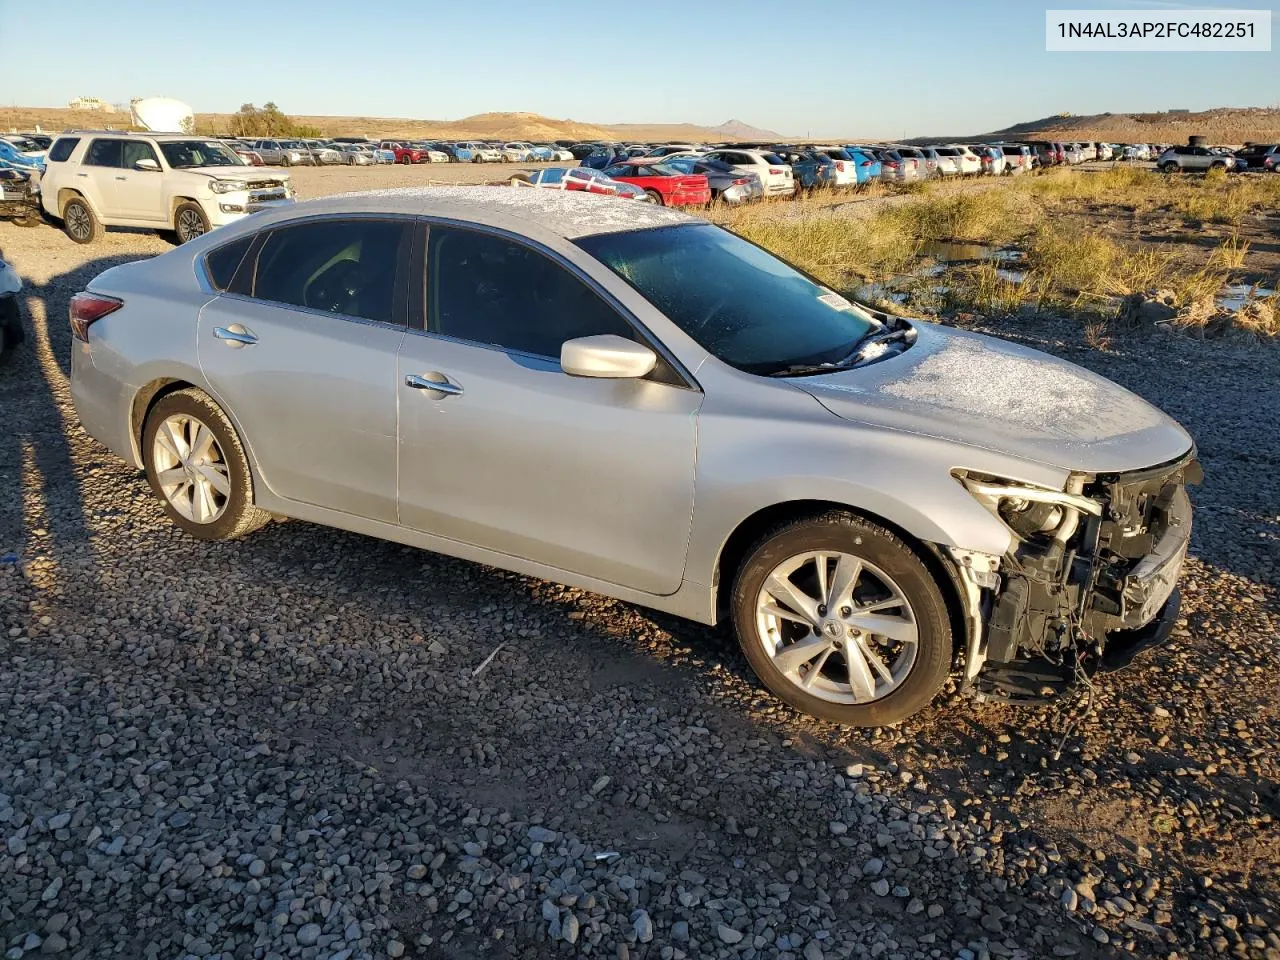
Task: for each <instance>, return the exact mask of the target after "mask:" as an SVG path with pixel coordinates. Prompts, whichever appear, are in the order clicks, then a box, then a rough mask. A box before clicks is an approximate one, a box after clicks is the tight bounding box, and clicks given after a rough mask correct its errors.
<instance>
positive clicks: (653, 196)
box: [645, 190, 667, 207]
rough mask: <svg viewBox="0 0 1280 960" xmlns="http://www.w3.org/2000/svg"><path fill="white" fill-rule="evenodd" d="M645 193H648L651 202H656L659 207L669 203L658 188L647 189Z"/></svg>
mask: <svg viewBox="0 0 1280 960" xmlns="http://www.w3.org/2000/svg"><path fill="white" fill-rule="evenodd" d="M645 193H646V194H648V196H649V202H650V203H652V204H656V205H657V206H659V207H665V206H666V205H667V201H666V200H664V199H663V198H662V194H660V193H659V192H658V191H657V190H646V191H645Z"/></svg>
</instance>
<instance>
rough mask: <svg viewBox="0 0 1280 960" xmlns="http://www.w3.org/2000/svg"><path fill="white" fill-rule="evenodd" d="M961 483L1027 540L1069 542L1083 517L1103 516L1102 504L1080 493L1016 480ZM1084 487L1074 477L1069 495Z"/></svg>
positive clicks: (974, 479)
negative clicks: (1051, 537)
mask: <svg viewBox="0 0 1280 960" xmlns="http://www.w3.org/2000/svg"><path fill="white" fill-rule="evenodd" d="M957 479H958V480H959V481H960V483H961V484H963V485H964V488H965V489H966V490H968V491H969V492H970V493H971V494H973V497H974V499H976V500H977V501H978V502H979V503H980V504H982V505H983V506H984V507H986V508H987V509H988V510H989V511H991V513H992V515H993V516H995V517H997V518H998V519H999V520H1000V521H1001V522H1002V523H1004V525H1005V526H1006V527H1008V528H1009V529H1010V530H1012V531H1013V533H1014V534H1016V535H1017V536H1018V537H1019V538H1020V539H1023V540H1029V539H1033V538H1035V537H1049V536H1056V535H1058V534H1062V536H1063V537H1064V538H1065V537H1067V536H1070V534H1071V533H1072V532H1074V530H1075V527H1076V523H1077V521H1078V520H1079V517H1080V515H1081V514H1089V515H1091V516H1095V517H1100V516H1102V506H1101V504H1099V503H1098V502H1097V501H1096V500H1092V499H1090V498H1089V497H1085V496H1081V495H1080V494H1078V493H1071V492H1063V491H1061V490H1049V489H1047V488H1045V487H1033V486H1030V485H1028V484H1025V483H1018V482H1016V481H1013V480H1001V479H987V478H982V477H976V476H958V477H957ZM1083 485H1084V478H1083V477H1079V476H1075V475H1073V476H1072V477H1071V479H1069V480H1068V481H1067V489H1068V491H1069V490H1071V489H1076V490H1079V489H1081V488H1082V487H1083Z"/></svg>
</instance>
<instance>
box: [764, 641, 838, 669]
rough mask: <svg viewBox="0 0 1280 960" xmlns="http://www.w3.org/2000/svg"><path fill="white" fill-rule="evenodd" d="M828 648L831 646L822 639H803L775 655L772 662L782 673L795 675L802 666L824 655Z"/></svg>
mask: <svg viewBox="0 0 1280 960" xmlns="http://www.w3.org/2000/svg"><path fill="white" fill-rule="evenodd" d="M830 648H831V644H829V643H828V642H827V640H826V638H824V637H805V638H804V639H803V640H797V641H796V642H795V643H793V644H791V645H790V646H788V647H783V648H782V649H781V650H779V651H778V652H777V653H775V654H774V655H773V662H774V663H776V664H777V665H778V669H779V670H781V671H782V672H783V673H797V672H798V671H799V670H800V668H801V667H802V666H803V665H804V664H806V663H808V662H809V661H810V660H813V659H815V658H817V657H818V656H820V655H822V654H824V653H826V652H827V651H828V650H829V649H830Z"/></svg>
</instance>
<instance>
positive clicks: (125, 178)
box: [116, 177, 129, 180]
mask: <svg viewBox="0 0 1280 960" xmlns="http://www.w3.org/2000/svg"><path fill="white" fill-rule="evenodd" d="M116 179H117V180H128V179H129V178H128V177H116Z"/></svg>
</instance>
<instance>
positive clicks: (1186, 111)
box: [1165, 110, 1191, 113]
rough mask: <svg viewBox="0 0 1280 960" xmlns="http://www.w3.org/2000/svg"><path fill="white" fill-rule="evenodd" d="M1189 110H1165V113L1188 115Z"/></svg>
mask: <svg viewBox="0 0 1280 960" xmlns="http://www.w3.org/2000/svg"><path fill="white" fill-rule="evenodd" d="M1190 112H1191V111H1190V110H1166V111H1165V113H1190Z"/></svg>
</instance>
